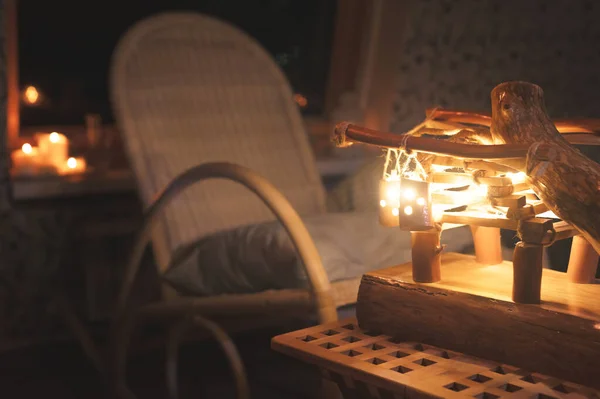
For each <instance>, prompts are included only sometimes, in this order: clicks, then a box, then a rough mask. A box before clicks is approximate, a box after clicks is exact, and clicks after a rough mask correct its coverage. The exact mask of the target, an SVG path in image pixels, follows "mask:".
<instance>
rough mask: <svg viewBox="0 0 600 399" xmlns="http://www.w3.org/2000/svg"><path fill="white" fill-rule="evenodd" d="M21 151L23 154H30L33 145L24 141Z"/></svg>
mask: <svg viewBox="0 0 600 399" xmlns="http://www.w3.org/2000/svg"><path fill="white" fill-rule="evenodd" d="M21 151H23V152H24V153H25V154H31V151H33V147H32V146H31V144H29V143H25V144H23V146H22V147H21Z"/></svg>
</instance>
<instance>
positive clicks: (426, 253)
mask: <svg viewBox="0 0 600 399" xmlns="http://www.w3.org/2000/svg"><path fill="white" fill-rule="evenodd" d="M440 234H441V231H440V230H439V229H437V228H433V229H431V230H426V231H411V232H410V236H411V249H412V274H413V280H414V281H415V282H417V283H435V282H438V281H440V279H441V273H440V266H441V260H442V259H441V252H442V247H441V245H440Z"/></svg>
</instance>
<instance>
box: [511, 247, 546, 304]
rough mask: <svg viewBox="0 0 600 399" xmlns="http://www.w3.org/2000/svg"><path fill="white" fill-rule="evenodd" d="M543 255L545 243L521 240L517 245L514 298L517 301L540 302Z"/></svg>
mask: <svg viewBox="0 0 600 399" xmlns="http://www.w3.org/2000/svg"><path fill="white" fill-rule="evenodd" d="M543 256H544V246H543V245H540V244H529V243H525V242H523V241H521V242H518V243H517V245H516V246H515V253H514V256H513V291H512V299H513V301H515V302H516V303H534V304H539V303H540V301H541V299H540V298H541V288H542V258H543Z"/></svg>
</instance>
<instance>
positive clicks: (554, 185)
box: [491, 82, 600, 252]
mask: <svg viewBox="0 0 600 399" xmlns="http://www.w3.org/2000/svg"><path fill="white" fill-rule="evenodd" d="M491 99H492V122H491V133H492V137H493V139H494V141H495V143H497V144H504V145H523V144H524V145H528V146H530V147H529V150H528V154H527V163H526V173H527V175H528V177H529V180H528V183H529V184H530V185H531V187H532V188H533V190H534V192H535V193H536V194H537V195H538V196H539V197H540V199H541V200H542V201H544V203H546V205H548V208H550V209H551V210H552V211H553V212H554V213H555V214H556V215H558V216H559V217H560V218H561V219H563V220H565V221H567V222H569V223H570V224H572V225H573V226H574V227H575V228H576V229H577V230H578V231H579V232H580V233H581V234H582V235H583V236H584V237H585V238H586V239H587V240H588V241H589V242H590V244H591V245H592V246H593V247H594V249H596V251H597V252H600V164H597V163H596V162H594V161H592V160H591V159H589V158H588V157H586V156H585V155H584V154H583V153H581V151H579V150H578V149H576V148H575V147H573V146H571V145H570V144H569V143H568V142H567V140H565V138H564V137H563V136H562V135H561V134H560V133H559V132H558V130H557V129H556V127H555V126H554V124H553V123H552V120H551V119H550V117H549V116H548V114H547V113H546V108H545V105H544V93H543V91H542V89H541V88H540V87H539V86H536V85H534V84H531V83H527V82H507V83H502V84H500V85H498V86H496V87H495V88H494V90H492V95H491Z"/></svg>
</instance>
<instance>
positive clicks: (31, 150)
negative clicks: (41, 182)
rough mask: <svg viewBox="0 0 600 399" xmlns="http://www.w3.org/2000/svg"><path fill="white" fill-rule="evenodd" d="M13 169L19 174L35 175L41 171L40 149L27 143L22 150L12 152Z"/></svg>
mask: <svg viewBox="0 0 600 399" xmlns="http://www.w3.org/2000/svg"><path fill="white" fill-rule="evenodd" d="M11 158H12V166H13V170H14V172H15V173H16V174H19V175H33V174H36V173H37V172H38V171H39V168H40V156H39V149H38V148H37V147H32V146H31V144H29V143H25V144H23V146H22V147H21V149H20V150H15V151H13V152H12V154H11Z"/></svg>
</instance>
